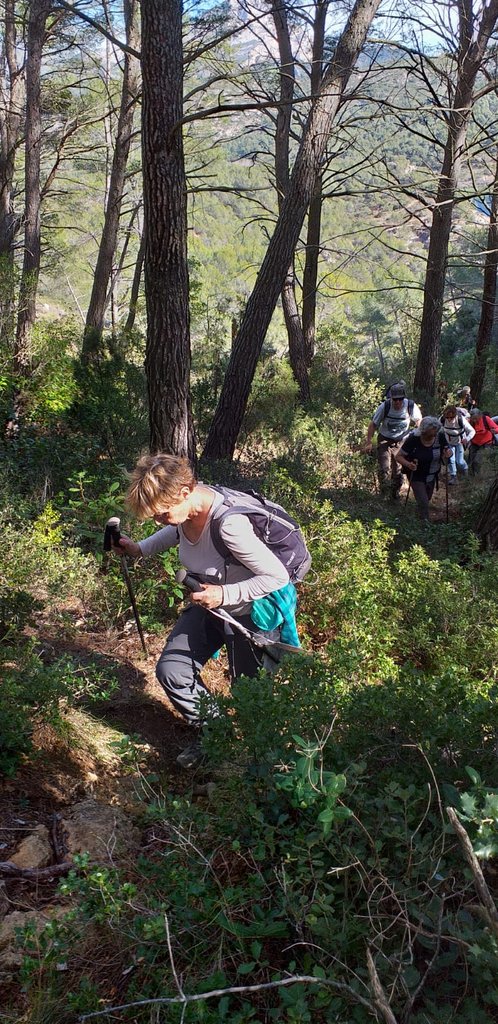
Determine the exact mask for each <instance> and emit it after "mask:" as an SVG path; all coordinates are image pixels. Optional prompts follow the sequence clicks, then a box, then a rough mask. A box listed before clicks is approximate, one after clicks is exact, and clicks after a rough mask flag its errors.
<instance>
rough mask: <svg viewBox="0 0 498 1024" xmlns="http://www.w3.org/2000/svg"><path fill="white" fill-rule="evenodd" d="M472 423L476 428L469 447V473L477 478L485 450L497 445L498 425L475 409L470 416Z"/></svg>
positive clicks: (484, 413) (485, 414)
mask: <svg viewBox="0 0 498 1024" xmlns="http://www.w3.org/2000/svg"><path fill="white" fill-rule="evenodd" d="M470 423H471V425H472V426H473V428H474V431H475V433H474V436H473V438H472V441H471V442H470V447H469V473H471V474H472V476H476V475H477V474H478V473H479V471H480V468H481V462H482V453H483V451H484V449H485V448H490V447H491V445H492V444H496V443H497V440H496V439H497V438H498V424H497V423H495V422H494V420H492V419H491V416H488V414H487V413H486V412H481V410H480V409H473V410H472V412H471V414H470Z"/></svg>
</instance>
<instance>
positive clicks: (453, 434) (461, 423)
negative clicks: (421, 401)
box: [440, 405, 475, 484]
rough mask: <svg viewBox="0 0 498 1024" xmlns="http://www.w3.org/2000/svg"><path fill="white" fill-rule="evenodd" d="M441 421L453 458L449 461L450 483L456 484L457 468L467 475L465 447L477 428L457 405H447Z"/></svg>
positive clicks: (463, 474)
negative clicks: (459, 410)
mask: <svg viewBox="0 0 498 1024" xmlns="http://www.w3.org/2000/svg"><path fill="white" fill-rule="evenodd" d="M440 422H441V423H442V425H443V430H444V432H445V435H446V440H447V442H448V447H449V448H451V458H450V460H449V462H448V475H449V480H448V483H449V484H456V481H457V470H459V472H460V473H461V474H462V476H464V477H466V476H467V473H468V466H467V463H466V461H465V458H464V454H463V452H464V448H467V447H468V445H469V444H470V442H471V440H472V438H473V436H474V434H475V430H474V428H473V426H472V424H471V423H470V421H469V420H468V419H466V417H465V416H462V414H461V413H459V412H458V409H457V407H456V405H447V406H446V409H444V410H443V415H442V416H441V420H440Z"/></svg>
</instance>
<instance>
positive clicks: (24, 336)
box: [13, 0, 50, 420]
mask: <svg viewBox="0 0 498 1024" xmlns="http://www.w3.org/2000/svg"><path fill="white" fill-rule="evenodd" d="M49 4H50V0H32V2H31V4H30V6H29V21H28V39H27V52H26V128H25V173H24V183H25V206H24V257H23V265H22V271H21V281H20V287H19V307H18V314H17V330H16V338H15V346H14V359H13V367H14V373H15V375H16V377H17V384H16V391H15V394H14V400H13V406H14V418H15V420H19V419H20V417H21V415H22V412H23V380H26V378H27V377H28V374H29V369H30V365H31V330H32V327H33V324H34V322H35V318H36V296H37V291H38V279H39V276H40V256H41V238H40V155H41V129H42V123H41V103H40V76H41V63H42V56H43V45H44V42H45V25H46V20H47V16H48V12H49Z"/></svg>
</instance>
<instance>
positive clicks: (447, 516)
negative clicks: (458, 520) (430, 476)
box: [444, 460, 456, 524]
mask: <svg viewBox="0 0 498 1024" xmlns="http://www.w3.org/2000/svg"><path fill="white" fill-rule="evenodd" d="M455 479H456V478H455ZM444 488H445V491H446V523H447V524H448V522H449V512H448V460H446V474H445V478H444Z"/></svg>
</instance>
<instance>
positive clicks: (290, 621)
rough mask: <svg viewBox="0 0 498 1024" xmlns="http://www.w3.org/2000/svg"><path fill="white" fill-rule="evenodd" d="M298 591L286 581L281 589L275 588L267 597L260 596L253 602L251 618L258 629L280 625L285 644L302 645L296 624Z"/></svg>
mask: <svg viewBox="0 0 498 1024" xmlns="http://www.w3.org/2000/svg"><path fill="white" fill-rule="evenodd" d="M296 608H297V591H296V588H295V586H294V584H293V583H286V585H285V587H282V588H281V590H274V591H273V593H271V594H268V596H267V597H258V598H256V600H255V601H253V603H252V609H251V619H252V621H253V622H254V625H255V626H257V627H258V629H264V630H265V631H267V632H270V631H271V630H272V629H278V627H279V626H280V627H281V629H280V637H281V640H282V642H283V643H284V644H291V645H292V647H300V646H301V642H300V640H299V637H298V635H297V625H296Z"/></svg>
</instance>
